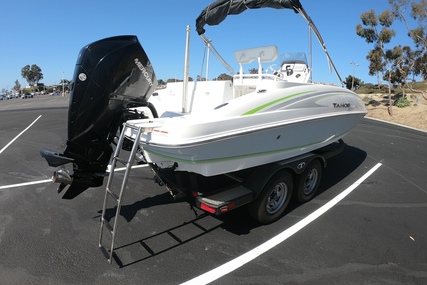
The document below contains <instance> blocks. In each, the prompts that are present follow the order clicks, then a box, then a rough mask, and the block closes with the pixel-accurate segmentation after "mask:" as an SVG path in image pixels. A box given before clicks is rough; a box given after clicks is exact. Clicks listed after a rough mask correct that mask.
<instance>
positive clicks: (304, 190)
mask: <svg viewBox="0 0 427 285" xmlns="http://www.w3.org/2000/svg"><path fill="white" fill-rule="evenodd" d="M321 177H322V165H321V163H320V161H319V160H318V159H315V160H313V161H312V162H311V163H310V164H309V165H308V166H307V168H306V169H305V170H304V172H303V173H301V174H300V175H297V176H296V179H295V186H296V192H294V198H295V200H296V201H298V202H299V203H305V202H308V201H310V200H311V199H312V198H313V197H314V194H315V193H316V190H317V187H318V186H319V184H320V178H321Z"/></svg>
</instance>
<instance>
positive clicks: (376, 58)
mask: <svg viewBox="0 0 427 285" xmlns="http://www.w3.org/2000/svg"><path fill="white" fill-rule="evenodd" d="M360 19H361V20H362V24H363V25H362V24H358V25H357V26H356V34H357V35H358V36H360V37H362V38H364V39H365V41H366V42H367V43H373V44H374V48H373V49H372V50H371V51H370V52H369V54H368V55H367V57H366V58H367V59H368V60H369V61H370V64H369V75H376V76H377V79H378V86H380V85H381V81H380V78H384V75H385V74H386V73H387V72H388V75H390V74H391V66H392V62H393V59H392V58H391V57H387V54H388V55H389V56H391V55H392V53H387V51H386V48H385V45H386V44H388V43H390V41H391V39H392V38H393V37H394V36H395V35H396V32H395V31H394V30H392V29H390V26H391V25H392V24H393V21H394V15H393V13H392V12H391V11H389V10H385V11H384V12H382V13H381V14H379V15H376V14H375V11H374V10H370V11H367V12H364V13H362V15H360ZM380 28H381V30H379V29H380ZM381 75H383V76H381ZM386 78H387V79H388V82H389V107H388V108H389V113H390V115H392V114H393V113H392V109H391V106H392V104H391V88H390V85H391V81H390V77H386Z"/></svg>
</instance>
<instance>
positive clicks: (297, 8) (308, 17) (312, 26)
mask: <svg viewBox="0 0 427 285" xmlns="http://www.w3.org/2000/svg"><path fill="white" fill-rule="evenodd" d="M294 9H295V10H296V11H298V13H299V14H300V15H301V16H302V17H303V18H304V19H305V20H306V21H307V23H308V25H309V26H310V27H311V29H312V31H313V32H314V34H315V35H316V38H317V40H318V41H319V43H320V46H321V47H322V49H323V52H324V53H325V55H326V58H327V59H328V62H329V66H332V68H333V69H334V71H335V74H336V75H337V77H338V80H339V81H340V83H341V86H342V87H344V82H343V81H342V79H341V76H340V74H339V73H338V70H337V68H336V67H335V64H334V62H333V61H332V59H331V57H330V56H329V53H328V51H327V50H326V44H325V42H324V41H323V39H322V36H321V35H320V32H319V30H318V29H317V27H316V25H314V23H313V21H312V20H311V18H310V16H308V14H307V12H306V11H305V10H304V8H303V7H296V6H294Z"/></svg>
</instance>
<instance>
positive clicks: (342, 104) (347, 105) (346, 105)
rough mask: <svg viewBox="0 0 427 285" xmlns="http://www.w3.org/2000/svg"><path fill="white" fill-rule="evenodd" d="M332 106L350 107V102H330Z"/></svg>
mask: <svg viewBox="0 0 427 285" xmlns="http://www.w3.org/2000/svg"><path fill="white" fill-rule="evenodd" d="M332 104H333V105H334V108H350V103H332Z"/></svg>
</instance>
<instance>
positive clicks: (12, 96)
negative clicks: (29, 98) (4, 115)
mask: <svg viewBox="0 0 427 285" xmlns="http://www.w3.org/2000/svg"><path fill="white" fill-rule="evenodd" d="M13 98H15V96H14V95H13V94H7V96H6V99H7V100H9V99H13Z"/></svg>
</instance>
